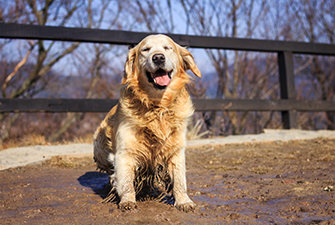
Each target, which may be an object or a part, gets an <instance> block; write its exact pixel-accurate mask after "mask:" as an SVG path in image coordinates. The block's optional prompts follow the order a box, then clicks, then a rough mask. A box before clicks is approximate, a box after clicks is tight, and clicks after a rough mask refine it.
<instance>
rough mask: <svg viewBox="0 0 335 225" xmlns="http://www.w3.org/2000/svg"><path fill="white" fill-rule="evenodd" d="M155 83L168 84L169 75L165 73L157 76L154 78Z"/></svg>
mask: <svg viewBox="0 0 335 225" xmlns="http://www.w3.org/2000/svg"><path fill="white" fill-rule="evenodd" d="M154 80H155V83H156V84H158V85H160V86H168V85H169V84H170V77H169V75H167V74H164V75H161V76H157V77H155V78H154Z"/></svg>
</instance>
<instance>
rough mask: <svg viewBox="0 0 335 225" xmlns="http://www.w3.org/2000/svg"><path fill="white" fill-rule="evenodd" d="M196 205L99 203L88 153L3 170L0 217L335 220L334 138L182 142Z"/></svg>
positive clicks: (100, 180)
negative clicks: (132, 207) (189, 208)
mask: <svg viewBox="0 0 335 225" xmlns="http://www.w3.org/2000/svg"><path fill="white" fill-rule="evenodd" d="M187 168H188V173H187V180H188V192H189V195H190V197H191V198H192V199H193V200H194V201H195V203H196V204H197V205H198V207H197V210H196V211H195V212H191V213H183V212H179V211H178V210H176V209H175V208H174V207H173V206H171V205H169V204H167V203H162V202H155V201H143V202H139V203H138V209H137V210H136V211H133V212H121V211H120V210H118V209H117V205H116V204H115V203H101V200H102V198H103V197H104V196H105V195H106V191H107V189H108V187H106V184H107V183H108V178H107V176H106V174H104V173H98V172H97V171H96V170H95V165H94V163H93V161H92V159H91V158H74V159H69V158H60V157H55V158H53V159H51V160H48V161H46V162H44V163H42V164H39V165H35V166H26V167H20V168H15V169H7V170H3V171H0V179H1V184H0V221H1V222H0V223H1V224H26V223H27V224H335V196H334V194H335V192H334V191H333V190H334V186H335V139H326V138H318V139H313V140H309V141H289V142H280V141H279V142H278V141H277V142H273V143H264V144H231V145H225V146H211V145H207V146H203V147H199V148H188V149H187Z"/></svg>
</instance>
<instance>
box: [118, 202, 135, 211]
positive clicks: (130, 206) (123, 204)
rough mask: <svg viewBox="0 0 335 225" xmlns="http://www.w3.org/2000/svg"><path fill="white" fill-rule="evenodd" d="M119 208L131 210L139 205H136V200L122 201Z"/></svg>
mask: <svg viewBox="0 0 335 225" xmlns="http://www.w3.org/2000/svg"><path fill="white" fill-rule="evenodd" d="M119 209H121V211H122V212H125V211H131V210H134V209H137V205H136V202H131V201H127V202H120V203H119Z"/></svg>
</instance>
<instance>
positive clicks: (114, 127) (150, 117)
mask: <svg viewBox="0 0 335 225" xmlns="http://www.w3.org/2000/svg"><path fill="white" fill-rule="evenodd" d="M189 69H190V70H191V71H192V72H193V73H194V74H195V75H196V76H198V77H201V73H200V71H199V69H198V67H197V66H196V64H195V63H194V60H193V56H192V55H191V53H190V52H189V51H188V50H186V49H185V48H183V47H181V46H179V45H178V44H176V43H175V42H174V41H173V40H172V39H171V38H169V37H167V36H165V35H161V34H160V35H150V36H147V37H146V38H144V39H143V40H142V41H141V42H140V43H139V44H138V45H137V46H135V47H134V48H132V49H130V50H129V53H128V57H127V61H126V64H125V68H124V77H123V79H122V84H123V85H124V86H123V87H122V89H121V91H120V99H119V104H118V105H116V106H115V107H113V108H112V109H111V111H110V112H109V113H108V115H107V116H106V118H105V119H104V120H103V121H102V123H101V124H100V126H99V127H98V129H97V131H96V132H95V134H94V159H95V161H96V163H97V166H98V168H100V169H101V170H104V171H106V172H107V173H108V175H109V177H110V182H111V184H112V186H113V187H114V188H115V190H116V193H117V195H118V196H119V198H120V202H119V208H120V209H121V210H123V211H124V210H132V209H134V208H137V206H136V195H137V193H138V191H139V189H141V188H142V186H143V185H142V186H141V184H143V182H142V183H141V179H145V178H148V177H149V178H151V181H152V182H151V183H150V184H153V183H155V182H156V183H157V182H158V183H160V182H161V181H163V182H165V184H169V185H168V186H167V185H166V186H165V188H168V187H169V188H170V190H171V191H172V196H173V198H174V202H175V203H174V205H175V206H176V207H177V208H178V209H179V210H182V211H186V212H187V211H191V210H194V209H195V204H194V203H193V202H192V200H191V199H190V198H189V197H188V195H187V188H186V176H185V172H186V168H185V146H186V129H187V124H188V121H189V119H190V117H191V116H192V114H193V112H194V109H193V105H192V101H191V98H190V96H189V94H188V92H187V90H186V87H185V85H186V84H187V83H189V82H190V80H191V77H190V76H189V75H188V74H187V73H186V72H185V71H186V70H189ZM135 183H137V185H136V184H135Z"/></svg>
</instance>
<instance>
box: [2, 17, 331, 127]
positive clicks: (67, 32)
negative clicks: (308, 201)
mask: <svg viewBox="0 0 335 225" xmlns="http://www.w3.org/2000/svg"><path fill="white" fill-rule="evenodd" d="M149 34H151V33H143V32H130V31H115V30H98V29H86V28H65V27H51V26H37V25H24V24H3V23H0V38H8V39H34V40H56V41H75V42H92V43H107V44H118V45H135V44H137V43H138V42H139V41H140V40H141V39H143V38H144V37H145V36H147V35H149ZM167 35H168V36H170V37H171V38H172V39H173V40H174V41H176V42H177V43H179V44H180V45H183V46H187V47H191V48H206V49H227V50H241V51H258V52H277V54H278V66H279V82H280V97H281V99H280V100H246V99H229V100H227V99H206V100H203V99H194V100H193V101H194V105H195V108H196V110H197V111H211V110H214V111H215V110H217V111H220V110H228V111H281V112H282V121H283V127H284V128H286V129H290V128H297V127H298V125H297V115H296V111H335V102H333V101H320V100H314V101H303V100H296V95H295V84H294V68H293V54H313V55H335V45H329V44H316V43H303V42H287V41H270V40H256V39H240V38H224V37H206V36H190V35H177V34H167ZM117 102H118V101H117V100H114V99H0V113H1V112H40V111H44V112H107V111H109V110H110V109H111V107H112V106H114V105H115V104H117Z"/></svg>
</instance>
